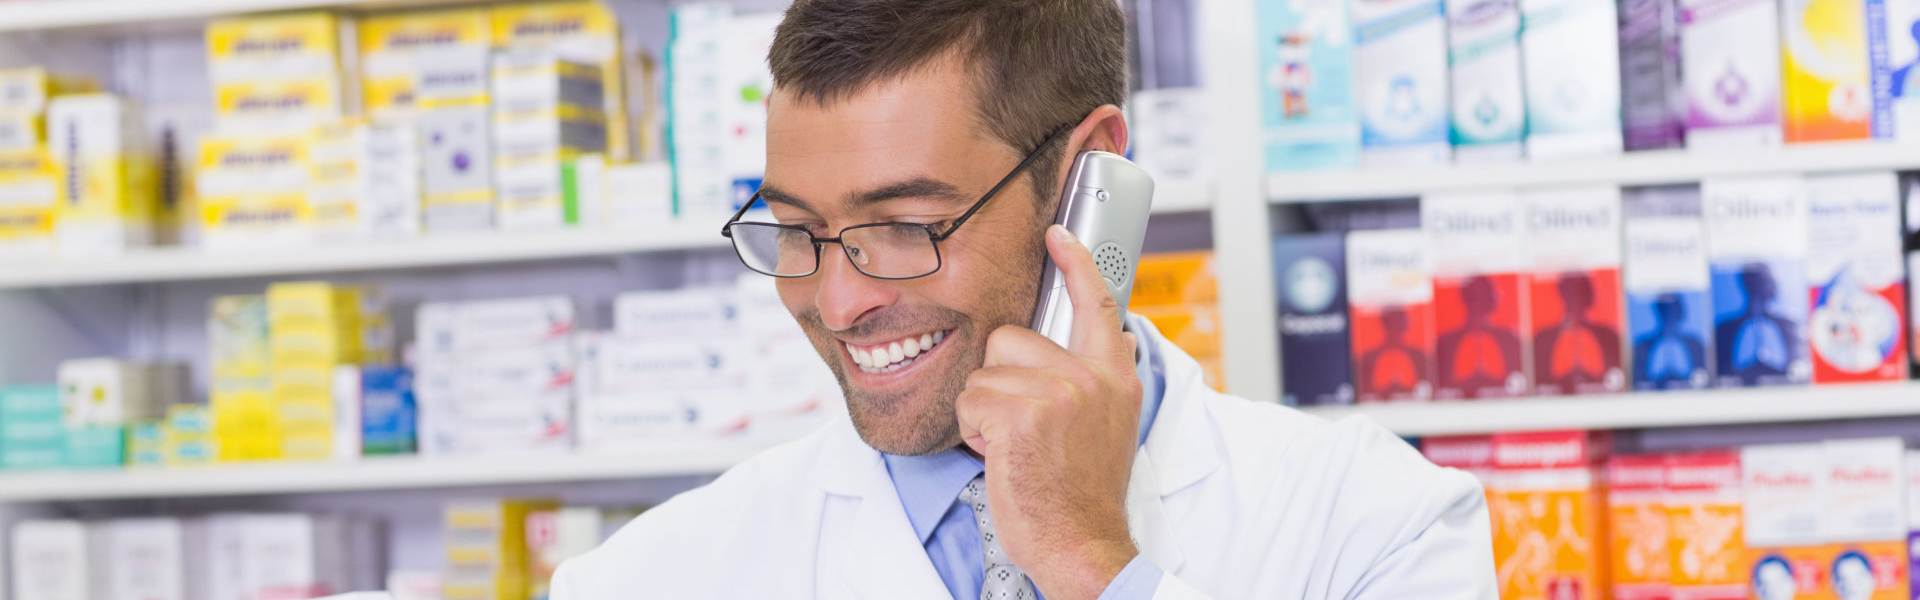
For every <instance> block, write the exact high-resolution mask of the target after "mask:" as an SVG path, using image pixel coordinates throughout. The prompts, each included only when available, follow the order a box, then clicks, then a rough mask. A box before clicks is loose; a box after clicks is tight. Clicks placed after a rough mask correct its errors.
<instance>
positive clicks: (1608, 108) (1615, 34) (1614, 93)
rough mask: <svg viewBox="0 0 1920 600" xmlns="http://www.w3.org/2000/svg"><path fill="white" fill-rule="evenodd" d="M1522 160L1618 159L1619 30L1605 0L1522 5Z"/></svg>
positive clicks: (1526, 0) (1531, 0)
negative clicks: (1524, 147)
mask: <svg viewBox="0 0 1920 600" xmlns="http://www.w3.org/2000/svg"><path fill="white" fill-rule="evenodd" d="M1520 9H1521V12H1522V13H1524V14H1525V15H1526V21H1527V25H1526V29H1525V33H1524V34H1522V36H1521V45H1522V46H1524V50H1523V51H1524V54H1525V55H1526V61H1527V69H1526V81H1527V156H1528V157H1529V158H1532V159H1535V160H1540V159H1547V160H1552V159H1558V158H1566V157H1591V156H1600V155H1608V154H1619V153H1620V148H1621V139H1620V136H1621V131H1620V47H1619V39H1620V37H1619V36H1620V31H1619V23H1618V20H1617V18H1618V17H1617V14H1616V11H1615V10H1614V3H1613V2H1610V1H1608V0H1521V2H1520Z"/></svg>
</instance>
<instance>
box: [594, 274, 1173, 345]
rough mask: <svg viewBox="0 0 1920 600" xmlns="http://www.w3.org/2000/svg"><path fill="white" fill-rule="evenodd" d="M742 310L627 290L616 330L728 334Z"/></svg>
mask: <svg viewBox="0 0 1920 600" xmlns="http://www.w3.org/2000/svg"><path fill="white" fill-rule="evenodd" d="M1136 281H1137V280H1136ZM740 313H741V310H740V305H739V301H738V299H737V298H736V297H735V294H734V292H733V290H732V289H729V288H682V289H674V290H661V291H646V292H626V293H623V294H620V295H619V296H616V297H615V298H614V300H613V325H614V331H615V332H616V333H618V334H619V335H620V336H621V337H624V338H631V339H658V340H668V339H686V338H688V337H691V336H705V335H725V334H727V333H729V332H736V331H739V330H740V329H741V318H742V317H741V314H740Z"/></svg>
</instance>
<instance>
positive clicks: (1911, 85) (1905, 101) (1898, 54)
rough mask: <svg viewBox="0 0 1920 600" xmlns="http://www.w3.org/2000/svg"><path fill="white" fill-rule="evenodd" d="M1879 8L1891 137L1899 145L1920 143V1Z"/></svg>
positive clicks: (1893, 1)
mask: <svg viewBox="0 0 1920 600" xmlns="http://www.w3.org/2000/svg"><path fill="white" fill-rule="evenodd" d="M1881 5H1882V6H1883V7H1884V10H1885V19H1884V21H1885V22H1884V26H1885V27H1886V29H1885V30H1884V31H1882V32H1881V33H1882V36H1883V37H1882V39H1884V40H1885V41H1886V53H1887V65H1886V66H1887V68H1888V69H1889V71H1890V72H1889V73H1888V77H1887V79H1888V100H1889V101H1890V102H1891V104H1892V106H1891V113H1892V119H1893V134H1894V137H1895V139H1897V140H1899V141H1900V142H1902V143H1909V142H1914V141H1920V0H1882V1H1881ZM1871 33H1872V32H1869V34H1871Z"/></svg>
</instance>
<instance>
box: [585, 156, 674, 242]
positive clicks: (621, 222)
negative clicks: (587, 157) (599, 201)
mask: <svg viewBox="0 0 1920 600" xmlns="http://www.w3.org/2000/svg"><path fill="white" fill-rule="evenodd" d="M672 214H673V169H672V167H671V166H669V165H668V164H667V163H665V162H646V163H629V164H609V165H607V174H606V211H605V212H604V213H603V216H602V217H599V218H594V217H588V218H587V219H586V220H587V222H588V223H589V224H592V225H602V226H613V227H618V226H625V225H631V224H637V223H650V222H653V221H654V220H656V219H660V218H664V217H666V216H668V215H672Z"/></svg>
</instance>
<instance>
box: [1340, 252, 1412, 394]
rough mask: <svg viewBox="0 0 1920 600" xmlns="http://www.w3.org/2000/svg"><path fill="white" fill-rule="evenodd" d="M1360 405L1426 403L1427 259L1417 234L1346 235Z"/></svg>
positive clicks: (1354, 374)
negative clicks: (1406, 402) (1393, 401)
mask: <svg viewBox="0 0 1920 600" xmlns="http://www.w3.org/2000/svg"><path fill="white" fill-rule="evenodd" d="M1346 250H1347V301H1348V315H1349V317H1350V318H1351V319H1352V332H1353V340H1352V349H1353V379H1354V388H1355V389H1356V390H1357V392H1358V393H1357V394H1356V397H1357V399H1358V401H1359V402H1382V401H1390V400H1428V399H1432V398H1433V377H1432V372H1433V358H1432V357H1433V300H1434V290H1433V279H1432V273H1433V262H1432V261H1433V258H1432V256H1431V254H1430V253H1429V252H1428V249H1427V234H1426V232H1424V231H1421V230H1419V229H1382V230H1372V231H1354V232H1351V233H1348V234H1347V248H1346Z"/></svg>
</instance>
